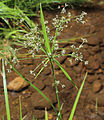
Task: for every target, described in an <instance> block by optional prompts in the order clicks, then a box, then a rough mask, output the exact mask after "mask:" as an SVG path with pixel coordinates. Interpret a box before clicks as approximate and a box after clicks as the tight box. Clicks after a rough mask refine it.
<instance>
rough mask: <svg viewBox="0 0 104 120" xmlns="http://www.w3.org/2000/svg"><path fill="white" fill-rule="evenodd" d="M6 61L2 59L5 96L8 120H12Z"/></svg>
mask: <svg viewBox="0 0 104 120" xmlns="http://www.w3.org/2000/svg"><path fill="white" fill-rule="evenodd" d="M4 64H5V63H4V59H2V72H3V86H4V95H5V104H6V112H7V120H10V109H9V101H8V93H7V85H6V75H5V67H4Z"/></svg>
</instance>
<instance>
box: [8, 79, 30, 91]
mask: <svg viewBox="0 0 104 120" xmlns="http://www.w3.org/2000/svg"><path fill="white" fill-rule="evenodd" d="M28 85H29V84H28V83H27V82H26V81H25V80H24V79H23V78H21V77H16V78H15V79H14V80H12V81H11V82H9V83H8V85H7V89H8V90H12V91H20V90H22V89H23V88H25V87H27V86H28Z"/></svg>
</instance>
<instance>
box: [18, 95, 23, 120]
mask: <svg viewBox="0 0 104 120" xmlns="http://www.w3.org/2000/svg"><path fill="white" fill-rule="evenodd" d="M19 104H20V120H22V107H21V96H19Z"/></svg>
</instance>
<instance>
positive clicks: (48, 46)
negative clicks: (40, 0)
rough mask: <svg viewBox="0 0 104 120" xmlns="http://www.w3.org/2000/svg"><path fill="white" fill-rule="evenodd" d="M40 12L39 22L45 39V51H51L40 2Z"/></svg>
mask: <svg viewBox="0 0 104 120" xmlns="http://www.w3.org/2000/svg"><path fill="white" fill-rule="evenodd" d="M40 13H41V24H42V30H43V36H44V40H45V48H46V51H47V53H51V49H50V44H49V39H48V36H47V32H46V27H45V24H44V16H43V11H42V6H41V4H40Z"/></svg>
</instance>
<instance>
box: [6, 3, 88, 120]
mask: <svg viewBox="0 0 104 120" xmlns="http://www.w3.org/2000/svg"><path fill="white" fill-rule="evenodd" d="M65 7H67V4H65ZM65 7H64V8H63V9H62V11H61V13H62V14H64V13H65V12H66V10H65ZM59 8H60V6H59ZM18 10H19V9H18ZM19 13H20V14H23V13H22V11H21V10H19ZM40 15H41V24H42V30H39V29H38V27H37V25H34V23H33V22H32V24H31V21H30V19H28V17H27V16H25V17H24V18H25V20H24V21H27V23H30V24H29V25H30V26H31V27H32V25H33V28H34V29H30V28H31V27H28V30H29V31H28V32H22V33H21V32H19V34H18V35H19V37H18V36H17V35H16V34H10V36H12V38H15V43H16V44H17V43H19V45H21V46H23V47H24V46H25V47H24V48H30V50H29V54H31V56H32V58H34V59H36V58H40V57H42V59H43V60H42V62H41V63H40V64H39V65H38V66H37V67H36V68H35V70H36V69H37V68H38V67H40V66H41V65H43V67H42V68H41V69H40V71H39V72H38V74H37V75H35V74H34V75H35V78H37V77H38V75H40V73H41V72H42V71H43V70H44V68H45V67H46V66H47V65H48V63H50V65H51V70H52V76H53V80H54V86H55V91H56V97H57V103H58V111H57V110H56V108H55V106H54V105H53V104H52V103H51V101H50V100H49V98H48V97H47V96H46V95H45V94H43V93H42V92H41V91H40V90H39V89H38V88H37V87H36V86H34V85H33V84H32V83H31V82H30V81H29V80H27V79H26V78H24V77H23V76H22V75H21V74H20V73H19V72H18V71H17V70H16V69H15V68H14V67H13V65H12V64H11V62H9V61H8V63H9V64H10V66H12V67H11V68H12V69H13V70H14V71H15V72H16V73H17V74H18V75H19V76H21V77H22V78H23V79H24V80H25V81H27V82H28V83H29V84H30V85H31V86H32V87H33V88H34V89H35V90H36V91H37V92H38V93H40V94H41V95H42V96H43V97H44V98H45V99H46V100H47V101H48V102H49V103H50V105H51V106H52V107H53V109H54V111H55V112H56V115H57V120H62V119H63V118H62V114H61V110H62V105H61V104H60V98H59V91H58V84H60V82H59V81H57V80H56V77H55V68H54V63H55V64H56V65H57V66H58V67H59V68H60V69H61V70H62V72H63V73H64V74H65V76H66V77H67V78H68V80H69V81H70V82H71V83H72V84H73V85H74V86H75V88H76V89H77V90H78V87H77V86H76V84H75V83H74V82H73V80H72V79H71V77H70V76H69V74H68V73H67V71H66V70H65V69H64V68H63V67H62V65H61V64H60V62H59V61H58V60H57V58H58V57H63V56H69V57H71V58H75V60H80V61H82V62H84V63H85V64H88V61H84V60H83V56H82V54H80V55H79V54H78V52H79V50H80V49H81V48H82V47H83V44H84V43H86V42H87V40H86V39H85V38H82V36H81V37H80V38H81V39H82V44H81V45H80V46H79V47H75V46H74V45H72V46H71V48H72V49H75V51H74V52H72V53H71V54H65V51H66V49H63V50H62V51H61V53H60V51H59V50H60V48H59V46H58V43H62V42H63V40H59V41H58V40H57V36H58V35H59V34H60V32H62V31H63V28H65V27H67V24H68V23H69V22H71V19H75V20H76V21H77V22H81V23H82V24H84V23H85V21H84V20H83V18H84V16H85V15H86V13H85V12H82V14H81V15H79V16H76V17H71V13H70V12H69V13H68V18H65V17H64V16H62V17H61V19H60V20H59V16H56V18H54V19H53V26H54V27H55V28H56V31H55V35H54V36H53V37H51V38H50V39H49V37H50V36H49V35H50V34H49V33H50V31H49V28H48V27H47V26H46V21H45V20H44V16H43V11H42V6H41V4H40ZM65 24H66V25H65ZM26 25H27V24H26ZM23 30H24V31H26V30H25V28H24V29H23ZM34 35H35V36H34ZM10 36H9V37H10ZM41 36H42V37H41ZM66 41H67V40H66ZM68 41H69V40H68ZM68 41H67V42H68ZM40 50H41V51H42V52H43V54H42V55H35V54H34V51H36V52H38V51H40ZM13 58H14V57H13ZM5 60H7V59H5ZM71 60H72V59H71ZM35 70H31V71H30V73H31V74H33V73H34V72H35ZM86 76H87V74H86V75H85V78H84V80H83V82H82V85H81V87H80V89H79V92H78V95H77V97H76V100H75V103H74V106H73V109H72V112H71V116H70V118H69V120H72V118H73V115H74V112H75V109H76V106H77V103H78V100H79V96H80V94H81V91H82V88H83V85H84V82H85V79H86ZM63 86H64V85H63ZM20 107H21V104H20ZM8 109H9V107H8ZM20 111H21V109H20ZM20 113H21V114H20V119H22V111H21V112H20ZM45 116H46V117H45V119H46V120H47V119H48V117H47V111H45Z"/></svg>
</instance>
